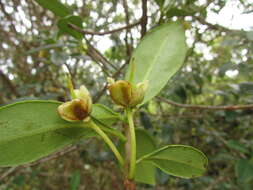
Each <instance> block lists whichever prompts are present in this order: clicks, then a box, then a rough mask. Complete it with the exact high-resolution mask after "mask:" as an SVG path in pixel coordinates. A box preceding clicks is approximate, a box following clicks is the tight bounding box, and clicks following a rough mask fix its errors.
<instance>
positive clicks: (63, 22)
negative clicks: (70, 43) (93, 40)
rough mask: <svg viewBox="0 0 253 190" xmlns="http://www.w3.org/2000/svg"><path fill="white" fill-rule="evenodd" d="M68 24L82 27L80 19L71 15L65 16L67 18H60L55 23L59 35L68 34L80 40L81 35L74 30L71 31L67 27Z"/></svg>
mask: <svg viewBox="0 0 253 190" xmlns="http://www.w3.org/2000/svg"><path fill="white" fill-rule="evenodd" d="M69 23H71V24H74V25H76V26H78V27H79V28H82V27H83V25H82V23H83V21H82V19H81V17H79V16H73V15H71V16H67V17H64V18H61V19H60V20H59V21H58V23H57V25H58V28H59V30H60V33H63V34H69V35H71V36H73V37H74V38H76V39H82V37H83V35H82V34H81V33H80V32H77V31H76V30H73V29H72V28H70V27H69V26H68V24H69Z"/></svg>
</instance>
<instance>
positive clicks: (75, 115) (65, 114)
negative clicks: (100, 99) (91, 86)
mask: <svg viewBox="0 0 253 190" xmlns="http://www.w3.org/2000/svg"><path fill="white" fill-rule="evenodd" d="M74 94H75V97H76V98H75V99H73V100H71V101H69V102H65V103H63V104H62V105H60V106H59V107H58V113H59V115H60V116H61V118H62V119H64V120H67V121H82V120H87V119H89V115H90V113H91V108H92V100H91V97H90V94H89V91H88V90H87V89H86V87H85V86H81V87H80V89H75V90H74Z"/></svg>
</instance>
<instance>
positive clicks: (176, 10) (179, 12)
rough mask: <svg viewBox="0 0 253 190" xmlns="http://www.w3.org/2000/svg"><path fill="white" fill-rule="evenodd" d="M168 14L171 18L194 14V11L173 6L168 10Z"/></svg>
mask: <svg viewBox="0 0 253 190" xmlns="http://www.w3.org/2000/svg"><path fill="white" fill-rule="evenodd" d="M166 15H167V17H168V18H171V17H173V16H190V15H194V12H190V11H187V10H184V9H179V8H176V7H172V8H170V9H169V10H168V11H167V13H166Z"/></svg>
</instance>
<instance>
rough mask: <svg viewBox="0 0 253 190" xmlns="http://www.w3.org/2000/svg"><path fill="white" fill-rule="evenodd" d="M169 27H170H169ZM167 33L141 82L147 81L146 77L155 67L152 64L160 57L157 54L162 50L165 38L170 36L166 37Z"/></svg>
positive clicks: (165, 41)
mask: <svg viewBox="0 0 253 190" xmlns="http://www.w3.org/2000/svg"><path fill="white" fill-rule="evenodd" d="M169 26H171V25H169ZM168 33H169V32H168ZM168 33H166V36H165V39H166V40H164V41H163V42H162V43H161V46H160V47H159V49H158V51H157V52H156V55H155V56H154V58H153V62H152V61H151V62H152V63H153V64H151V67H149V69H148V71H147V73H146V75H145V76H144V78H143V81H145V80H147V78H148V76H149V75H150V73H151V71H152V70H153V67H154V65H156V64H154V63H155V62H156V60H157V59H158V57H160V53H159V52H160V51H161V50H162V48H163V46H164V45H165V44H166V43H167V38H168V37H170V36H169V35H168Z"/></svg>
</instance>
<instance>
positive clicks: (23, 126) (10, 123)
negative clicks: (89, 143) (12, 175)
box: [0, 100, 95, 166]
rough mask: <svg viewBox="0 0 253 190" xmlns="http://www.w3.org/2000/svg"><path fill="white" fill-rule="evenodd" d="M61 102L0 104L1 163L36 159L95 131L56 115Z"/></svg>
mask: <svg viewBox="0 0 253 190" xmlns="http://www.w3.org/2000/svg"><path fill="white" fill-rule="evenodd" d="M60 104H61V102H55V101H37V100H33V101H23V102H18V103H14V104H11V105H7V106H3V107H1V108H0V166H13V165H20V164H24V163H27V162H31V161H35V160H37V159H39V158H41V157H44V156H46V155H48V154H50V153H52V152H55V151H57V150H59V149H60V148H62V147H64V146H66V145H69V144H71V143H73V142H76V141H78V140H79V139H81V138H85V137H91V136H94V135H95V133H94V132H93V131H92V130H91V129H88V128H83V127H82V125H83V123H81V122H78V123H70V122H67V121H65V120H63V119H61V118H60V117H59V116H58V113H57V107H58V106H59V105H60Z"/></svg>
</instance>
